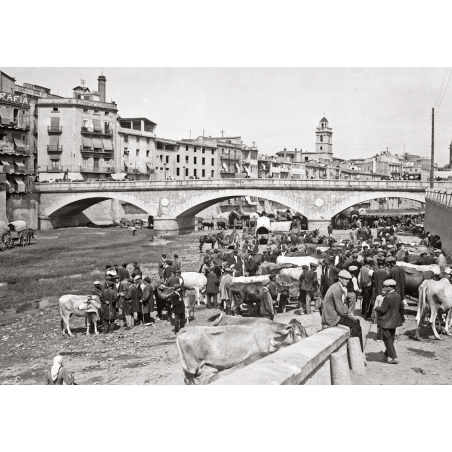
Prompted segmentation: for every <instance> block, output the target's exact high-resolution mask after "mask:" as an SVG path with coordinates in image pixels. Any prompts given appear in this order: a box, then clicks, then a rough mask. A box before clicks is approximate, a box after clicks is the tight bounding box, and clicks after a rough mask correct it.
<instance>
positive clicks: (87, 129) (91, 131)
mask: <svg viewBox="0 0 452 452" xmlns="http://www.w3.org/2000/svg"><path fill="white" fill-rule="evenodd" d="M81 132H82V133H89V134H92V135H106V136H109V137H111V136H112V135H113V131H112V130H108V129H107V130H105V131H102V130H99V129H97V130H96V129H94V128H93V127H83V126H82V129H81Z"/></svg>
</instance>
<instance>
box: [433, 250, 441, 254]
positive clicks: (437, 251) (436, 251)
mask: <svg viewBox="0 0 452 452" xmlns="http://www.w3.org/2000/svg"><path fill="white" fill-rule="evenodd" d="M433 252H434V253H435V254H441V253H442V251H441V250H434V251H433Z"/></svg>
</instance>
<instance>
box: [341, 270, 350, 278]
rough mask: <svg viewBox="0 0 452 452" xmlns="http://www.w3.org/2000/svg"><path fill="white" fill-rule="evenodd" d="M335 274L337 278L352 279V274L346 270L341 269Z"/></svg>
mask: <svg viewBox="0 0 452 452" xmlns="http://www.w3.org/2000/svg"><path fill="white" fill-rule="evenodd" d="M337 276H338V277H339V278H345V279H352V275H351V274H350V273H349V272H348V271H347V270H341V271H340V272H339V275H337Z"/></svg>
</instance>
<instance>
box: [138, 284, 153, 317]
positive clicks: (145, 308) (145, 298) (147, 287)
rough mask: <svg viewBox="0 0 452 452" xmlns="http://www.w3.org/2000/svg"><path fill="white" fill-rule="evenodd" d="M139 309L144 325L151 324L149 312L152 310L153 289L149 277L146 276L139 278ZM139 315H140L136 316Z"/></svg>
mask: <svg viewBox="0 0 452 452" xmlns="http://www.w3.org/2000/svg"><path fill="white" fill-rule="evenodd" d="M141 292H142V295H141V300H140V301H141V309H142V312H141V313H140V314H142V316H143V318H142V319H141V320H142V321H143V324H144V325H151V313H152V312H154V289H153V288H152V285H151V278H149V276H146V277H145V278H144V279H142V280H141ZM138 317H140V315H139V316H138Z"/></svg>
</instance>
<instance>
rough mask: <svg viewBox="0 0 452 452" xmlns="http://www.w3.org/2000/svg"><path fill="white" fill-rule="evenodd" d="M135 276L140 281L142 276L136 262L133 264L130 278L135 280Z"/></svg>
mask: <svg viewBox="0 0 452 452" xmlns="http://www.w3.org/2000/svg"><path fill="white" fill-rule="evenodd" d="M135 276H139V277H140V279H141V277H142V276H143V272H142V271H141V268H140V264H138V263H137V262H134V263H133V271H132V278H133V279H135Z"/></svg>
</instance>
